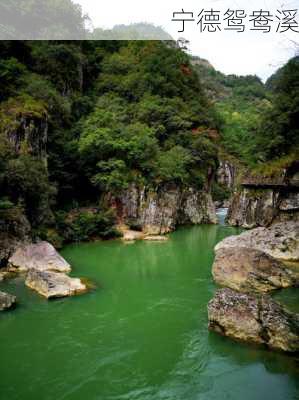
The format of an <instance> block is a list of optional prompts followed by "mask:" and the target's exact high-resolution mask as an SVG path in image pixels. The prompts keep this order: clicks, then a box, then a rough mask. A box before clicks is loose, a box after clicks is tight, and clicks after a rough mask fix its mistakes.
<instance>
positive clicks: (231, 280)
mask: <svg viewBox="0 0 299 400" xmlns="http://www.w3.org/2000/svg"><path fill="white" fill-rule="evenodd" d="M212 274H213V278H214V280H215V282H216V283H218V284H219V285H221V286H226V287H229V288H231V289H235V290H238V291H241V292H252V291H255V292H262V293H266V292H268V291H271V290H273V289H278V288H286V287H289V286H295V285H298V284H299V274H297V276H296V274H295V272H292V271H291V270H288V269H287V268H286V267H285V266H284V264H282V262H280V261H278V260H275V259H274V258H273V257H271V256H269V255H267V254H266V253H264V252H262V251H260V250H255V249H251V248H245V247H223V248H220V249H219V250H218V251H217V252H216V257H215V261H214V264H213V267H212Z"/></svg>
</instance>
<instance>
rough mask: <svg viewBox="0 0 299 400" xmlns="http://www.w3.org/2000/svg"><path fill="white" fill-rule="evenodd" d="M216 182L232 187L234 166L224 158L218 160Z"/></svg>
mask: <svg viewBox="0 0 299 400" xmlns="http://www.w3.org/2000/svg"><path fill="white" fill-rule="evenodd" d="M216 179H217V182H218V183H220V184H222V185H223V186H225V187H226V188H227V189H232V188H233V187H234V185H235V179H236V167H235V166H234V165H233V164H232V163H230V162H229V161H226V160H219V167H218V169H217V173H216Z"/></svg>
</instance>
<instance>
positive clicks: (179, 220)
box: [106, 184, 217, 235]
mask: <svg viewBox="0 0 299 400" xmlns="http://www.w3.org/2000/svg"><path fill="white" fill-rule="evenodd" d="M106 201H108V203H109V205H110V206H112V207H113V208H114V209H116V211H117V215H118V219H119V222H120V223H125V224H127V225H129V226H131V225H135V226H137V225H138V226H140V227H141V229H142V231H143V232H144V233H145V234H148V235H160V234H165V233H167V232H170V231H173V230H174V229H175V228H176V226H177V225H183V224H201V223H216V222H217V216H216V212H215V206H214V204H213V201H212V198H211V195H210V194H209V193H206V192H204V191H196V190H195V189H193V188H187V189H186V188H181V187H179V186H175V185H163V186H161V187H158V188H156V189H150V188H147V187H138V186H136V185H134V184H133V185H131V186H130V188H129V189H128V190H126V191H125V192H124V193H123V194H122V195H120V196H118V197H115V196H113V195H111V194H110V195H109V196H106Z"/></svg>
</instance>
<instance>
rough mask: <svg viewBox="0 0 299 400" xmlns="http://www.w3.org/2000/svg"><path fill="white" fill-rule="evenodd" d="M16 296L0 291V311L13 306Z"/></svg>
mask: <svg viewBox="0 0 299 400" xmlns="http://www.w3.org/2000/svg"><path fill="white" fill-rule="evenodd" d="M16 300H17V299H16V297H15V296H13V295H12V294H9V293H5V292H0V311H4V310H8V309H10V308H12V307H14V306H15V304H16Z"/></svg>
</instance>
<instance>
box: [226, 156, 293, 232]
mask: <svg viewBox="0 0 299 400" xmlns="http://www.w3.org/2000/svg"><path fill="white" fill-rule="evenodd" d="M298 171H299V165H298V164H297V165H295V166H293V168H290V169H289V170H285V171H283V173H282V175H281V176H279V177H278V178H275V179H274V178H267V177H262V176H261V177H255V178H252V177H248V178H247V179H243V181H242V184H241V188H240V190H238V191H237V192H236V193H235V194H234V196H233V198H232V200H231V204H230V207H229V210H228V216H227V222H228V223H229V224H230V225H233V226H243V227H244V228H255V227H257V226H269V225H271V224H272V223H274V222H282V221H289V220H293V221H294V220H296V221H298V220H299V173H298Z"/></svg>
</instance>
